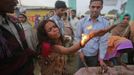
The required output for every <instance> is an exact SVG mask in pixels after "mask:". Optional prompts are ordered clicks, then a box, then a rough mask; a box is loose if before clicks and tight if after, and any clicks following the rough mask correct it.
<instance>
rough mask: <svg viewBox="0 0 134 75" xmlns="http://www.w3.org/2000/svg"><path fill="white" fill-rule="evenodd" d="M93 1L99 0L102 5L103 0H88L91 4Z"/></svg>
mask: <svg viewBox="0 0 134 75" xmlns="http://www.w3.org/2000/svg"><path fill="white" fill-rule="evenodd" d="M94 1H100V2H101V3H102V5H103V0H90V4H91V3H92V2H94Z"/></svg>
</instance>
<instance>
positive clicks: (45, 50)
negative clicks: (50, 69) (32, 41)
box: [41, 42, 52, 57]
mask: <svg viewBox="0 0 134 75" xmlns="http://www.w3.org/2000/svg"><path fill="white" fill-rule="evenodd" d="M51 52H52V48H51V45H50V43H46V42H45V43H43V44H42V46H41V56H43V57H47V56H48V55H50V54H51Z"/></svg>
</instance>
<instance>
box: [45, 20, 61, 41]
mask: <svg viewBox="0 0 134 75" xmlns="http://www.w3.org/2000/svg"><path fill="white" fill-rule="evenodd" d="M44 29H45V30H46V33H47V35H48V37H49V38H50V39H54V40H56V39H58V38H59V37H60V31H59V29H58V27H57V26H56V25H55V24H54V23H53V22H48V23H47V24H46V25H45V26H44Z"/></svg>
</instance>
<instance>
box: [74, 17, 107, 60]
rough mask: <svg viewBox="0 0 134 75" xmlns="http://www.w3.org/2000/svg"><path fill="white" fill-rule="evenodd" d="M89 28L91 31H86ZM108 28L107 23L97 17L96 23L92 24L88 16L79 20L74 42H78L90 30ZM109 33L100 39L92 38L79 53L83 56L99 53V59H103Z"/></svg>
mask: <svg viewBox="0 0 134 75" xmlns="http://www.w3.org/2000/svg"><path fill="white" fill-rule="evenodd" d="M89 26H92V29H88V27H89ZM107 26H109V22H108V21H107V20H106V19H104V18H103V17H101V16H99V17H98V18H97V22H96V23H93V22H92V20H91V18H90V17H89V16H87V17H84V18H83V19H81V20H80V21H79V23H78V25H77V32H76V38H77V39H76V40H77V41H80V40H81V38H82V34H89V33H90V32H91V31H92V30H99V29H103V28H106V27H107ZM108 37H109V33H106V34H105V35H103V36H100V37H94V38H92V39H91V40H90V41H88V43H87V44H86V45H85V47H84V48H82V49H81V51H82V52H83V53H84V55H85V56H96V55H97V54H98V52H99V58H100V59H104V56H105V54H106V50H107V41H108Z"/></svg>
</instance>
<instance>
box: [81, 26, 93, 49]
mask: <svg viewBox="0 0 134 75" xmlns="http://www.w3.org/2000/svg"><path fill="white" fill-rule="evenodd" d="M86 28H87V29H88V30H91V29H92V28H93V27H92V25H88V27H86ZM91 37H92V35H91V33H90V34H88V35H87V34H82V40H81V46H82V47H83V46H84V44H85V43H86V42H87V40H88V39H90V38H91Z"/></svg>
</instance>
